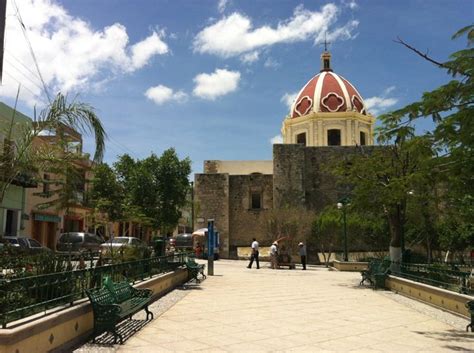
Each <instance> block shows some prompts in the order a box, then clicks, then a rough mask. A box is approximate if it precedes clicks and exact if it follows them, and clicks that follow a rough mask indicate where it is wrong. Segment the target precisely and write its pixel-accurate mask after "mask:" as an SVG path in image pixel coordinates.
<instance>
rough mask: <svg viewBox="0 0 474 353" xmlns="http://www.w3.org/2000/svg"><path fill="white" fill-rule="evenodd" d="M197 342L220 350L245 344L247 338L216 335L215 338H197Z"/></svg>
mask: <svg viewBox="0 0 474 353" xmlns="http://www.w3.org/2000/svg"><path fill="white" fill-rule="evenodd" d="M195 340H196V341H199V342H201V343H204V344H206V345H209V346H212V347H214V348H219V347H223V346H228V345H231V344H237V343H243V342H245V337H236V336H231V335H229V334H219V335H218V334H216V335H215V336H208V337H196V338H195Z"/></svg>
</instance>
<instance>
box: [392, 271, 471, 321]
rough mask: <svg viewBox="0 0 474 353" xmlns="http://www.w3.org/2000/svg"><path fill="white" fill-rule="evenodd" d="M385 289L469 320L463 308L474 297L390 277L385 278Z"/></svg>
mask: <svg viewBox="0 0 474 353" xmlns="http://www.w3.org/2000/svg"><path fill="white" fill-rule="evenodd" d="M385 287H386V288H387V289H390V290H391V291H393V292H396V293H397V294H402V295H404V296H407V297H409V298H412V299H416V300H419V301H421V302H424V303H427V304H430V305H433V306H435V307H438V308H441V309H444V310H447V311H450V312H452V313H454V314H457V315H461V316H464V317H467V318H469V319H470V318H471V315H470V314H469V310H468V309H467V308H466V306H465V304H466V303H467V302H468V301H470V300H474V297H472V296H470V295H465V294H460V293H455V292H451V291H448V290H446V289H442V288H438V287H434V286H430V285H428V284H424V283H419V282H414V281H411V280H409V279H406V278H401V277H395V276H392V275H389V276H387V279H386V280H385Z"/></svg>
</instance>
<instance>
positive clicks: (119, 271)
mask: <svg viewBox="0 0 474 353" xmlns="http://www.w3.org/2000/svg"><path fill="white" fill-rule="evenodd" d="M188 256H189V254H187V253H178V254H175V255H169V256H161V257H151V258H146V259H141V260H135V261H129V262H122V263H117V264H111V265H106V266H97V267H91V268H86V269H77V270H71V271H64V272H58V273H48V274H42V275H28V274H25V275H23V276H21V277H18V278H9V279H7V278H3V279H0V324H1V325H2V328H6V326H7V324H8V323H10V322H12V321H16V320H19V319H22V318H25V317H27V316H30V315H34V314H37V313H40V312H43V311H46V310H48V309H52V308H55V307H59V306H62V305H73V304H74V301H77V300H79V299H82V298H85V297H86V290H87V289H90V288H95V287H97V286H100V285H101V283H102V279H103V278H104V277H106V276H108V277H111V278H112V279H113V280H114V281H121V280H128V281H129V282H131V283H135V282H137V281H143V280H145V279H147V278H150V277H152V276H154V275H156V274H160V273H165V272H170V271H174V270H175V269H176V268H178V267H179V266H181V265H183V264H184V263H185V261H186V260H187V258H188Z"/></svg>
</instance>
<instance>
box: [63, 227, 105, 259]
mask: <svg viewBox="0 0 474 353" xmlns="http://www.w3.org/2000/svg"><path fill="white" fill-rule="evenodd" d="M103 242H104V239H102V237H100V236H98V235H95V234H92V233H84V232H69V233H63V234H61V235H60V236H59V238H58V242H57V244H56V252H57V253H59V254H72V255H82V254H93V255H98V254H99V252H100V245H101V244H102V243H103Z"/></svg>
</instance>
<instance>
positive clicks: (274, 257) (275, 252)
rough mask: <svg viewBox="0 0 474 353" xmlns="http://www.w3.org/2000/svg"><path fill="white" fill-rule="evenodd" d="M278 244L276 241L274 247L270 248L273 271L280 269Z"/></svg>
mask: <svg viewBox="0 0 474 353" xmlns="http://www.w3.org/2000/svg"><path fill="white" fill-rule="evenodd" d="M277 256H278V243H277V242H276V241H274V242H273V244H272V246H270V267H271V268H272V269H273V270H276V269H277V268H278V258H277Z"/></svg>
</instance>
